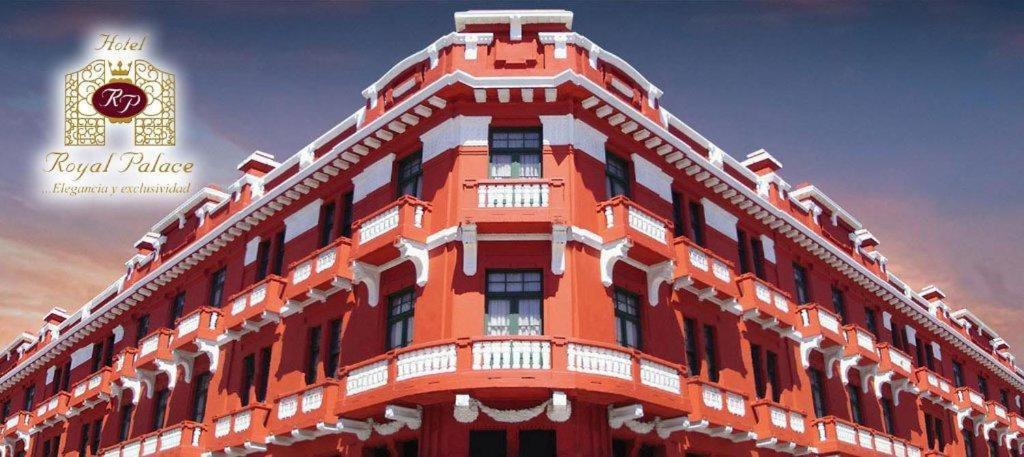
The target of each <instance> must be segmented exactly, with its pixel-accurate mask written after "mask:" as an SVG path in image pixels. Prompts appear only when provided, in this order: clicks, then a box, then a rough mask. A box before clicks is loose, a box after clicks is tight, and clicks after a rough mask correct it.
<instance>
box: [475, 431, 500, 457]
mask: <svg viewBox="0 0 1024 457" xmlns="http://www.w3.org/2000/svg"><path fill="white" fill-rule="evenodd" d="M507 440H508V439H507V437H506V436H505V430H470V432H469V456H470V457H505V456H506V455H507V453H506V452H507V451H506V448H507V446H508V441H507Z"/></svg>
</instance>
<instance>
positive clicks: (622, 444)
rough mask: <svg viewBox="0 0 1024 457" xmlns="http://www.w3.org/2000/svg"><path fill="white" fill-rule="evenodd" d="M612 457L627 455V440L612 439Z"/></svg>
mask: <svg viewBox="0 0 1024 457" xmlns="http://www.w3.org/2000/svg"><path fill="white" fill-rule="evenodd" d="M612 457H629V441H626V440H619V439H613V440H612Z"/></svg>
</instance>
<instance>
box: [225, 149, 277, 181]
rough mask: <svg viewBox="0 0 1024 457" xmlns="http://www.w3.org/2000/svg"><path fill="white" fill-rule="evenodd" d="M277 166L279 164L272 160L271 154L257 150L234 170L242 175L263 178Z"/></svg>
mask: <svg viewBox="0 0 1024 457" xmlns="http://www.w3.org/2000/svg"><path fill="white" fill-rule="evenodd" d="M279 165H281V164H280V163H279V162H277V161H276V160H274V155H273V154H268V153H266V152H263V151H259V150H257V151H253V153H252V154H249V156H248V157H246V158H245V159H243V160H242V161H241V162H239V163H238V167H236V168H238V170H239V171H241V172H242V173H243V174H247V175H257V176H263V175H265V174H267V173H270V171H271V170H273V169H275V168H277V167H278V166H279Z"/></svg>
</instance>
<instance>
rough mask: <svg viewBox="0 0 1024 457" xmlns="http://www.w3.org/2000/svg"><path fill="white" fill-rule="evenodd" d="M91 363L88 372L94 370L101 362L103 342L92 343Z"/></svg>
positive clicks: (97, 368)
mask: <svg viewBox="0 0 1024 457" xmlns="http://www.w3.org/2000/svg"><path fill="white" fill-rule="evenodd" d="M91 360H92V363H91V368H92V369H91V370H90V372H96V371H97V370H99V369H100V366H101V365H102V364H103V342H102V341H97V342H95V343H93V345H92V359H91Z"/></svg>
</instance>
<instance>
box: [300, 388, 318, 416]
mask: <svg viewBox="0 0 1024 457" xmlns="http://www.w3.org/2000/svg"><path fill="white" fill-rule="evenodd" d="M323 404H324V386H316V387H314V388H312V389H309V390H306V391H305V392H303V393H302V406H301V408H300V409H301V410H302V412H303V414H305V413H308V412H310V411H316V410H318V409H320V407H321V406H323Z"/></svg>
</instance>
